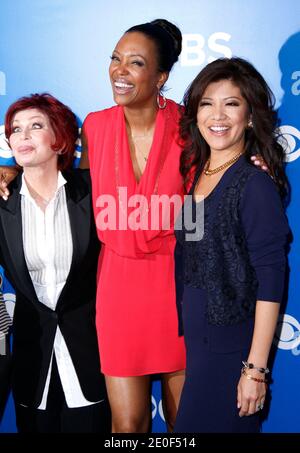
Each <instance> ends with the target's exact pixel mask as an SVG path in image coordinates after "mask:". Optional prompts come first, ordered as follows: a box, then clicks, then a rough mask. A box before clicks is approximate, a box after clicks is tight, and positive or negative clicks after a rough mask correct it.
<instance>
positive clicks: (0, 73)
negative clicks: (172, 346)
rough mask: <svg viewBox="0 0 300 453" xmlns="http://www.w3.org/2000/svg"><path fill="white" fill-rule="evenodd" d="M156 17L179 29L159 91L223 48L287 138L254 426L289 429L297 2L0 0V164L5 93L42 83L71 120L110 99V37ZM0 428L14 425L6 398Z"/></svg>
mask: <svg viewBox="0 0 300 453" xmlns="http://www.w3.org/2000/svg"><path fill="white" fill-rule="evenodd" d="M157 17H164V18H167V19H169V20H171V21H172V22H174V23H176V24H177V25H178V26H179V27H180V29H181V30H182V32H183V34H184V40H183V51H182V55H181V58H180V62H179V63H178V64H177V66H175V68H174V70H173V72H172V74H171V76H170V78H169V81H168V89H169V91H168V93H167V95H168V97H171V98H173V99H174V100H176V101H178V102H180V101H181V99H182V96H183V93H184V90H185V89H186V87H187V86H188V84H189V83H190V82H191V81H192V79H193V77H194V76H195V75H196V74H197V73H198V72H199V70H200V69H201V67H203V65H205V64H206V63H208V62H210V61H212V59H215V58H218V57H220V56H226V57H230V56H232V55H235V56H241V57H244V58H247V59H249V60H250V61H251V62H252V63H254V65H255V66H256V67H257V69H258V70H259V71H261V72H262V74H263V75H264V77H265V78H266V80H267V81H268V83H269V84H270V86H271V88H272V90H273V91H274V93H275V96H276V99H277V108H278V110H279V115H280V118H281V130H282V132H283V133H284V135H285V137H286V139H287V143H288V146H287V149H286V160H287V173H288V176H289V179H290V182H291V187H292V199H291V203H290V205H289V207H288V211H287V213H288V217H289V222H290V226H291V229H292V231H293V235H294V240H293V243H292V246H291V252H290V255H289V263H290V285H289V292H288V294H287V298H286V301H285V303H284V306H283V309H282V315H281V318H280V320H279V323H278V330H277V333H276V344H275V347H274V348H275V352H276V355H275V360H274V367H273V384H272V386H271V394H272V400H271V405H270V410H269V413H268V417H267V419H266V420H265V421H264V424H263V431H264V432H285V433H287V432H299V431H300V422H299V414H300V392H299V378H300V307H299V303H298V294H299V290H300V288H299V285H300V280H299V278H297V277H298V275H297V273H298V270H299V232H300V218H299V215H297V210H298V211H299V207H298V206H299V200H300V193H299V187H300V185H299V182H298V181H299V176H300V159H299V156H300V109H299V106H300V2H299V0H285V1H284V2H279V1H276V2H274V1H273V0H251V1H248V0H210V2H208V1H204V0H188V1H186V2H184V1H182V0H164V2H162V0H148V1H147V2H141V1H140V0H131V1H130V2H125V3H124V1H121V0H114V1H113V2H107V1H104V0H84V1H83V0H15V1H14V2H11V0H1V2H0V163H2V164H7V163H12V159H11V154H10V151H9V150H8V147H7V145H6V142H5V137H4V133H3V119H4V114H5V111H6V109H7V108H8V106H9V105H10V104H11V103H12V102H13V101H15V100H16V99H17V98H18V97H20V96H24V95H28V94H30V93H33V92H42V91H48V92H50V93H52V94H53V95H54V96H57V97H58V98H59V99H60V100H62V101H63V102H64V103H66V104H68V105H69V106H70V107H71V108H72V110H73V111H74V112H76V114H77V115H78V118H79V119H80V121H83V119H84V117H85V116H86V114H87V113H88V112H90V111H92V110H99V109H101V108H104V107H108V106H110V105H112V103H113V101H112V95H111V89H110V83H109V79H108V65H109V61H110V60H109V57H110V55H111V52H112V50H113V48H114V45H115V43H116V41H117V40H118V39H119V37H120V36H121V34H122V33H123V32H124V31H125V30H126V29H127V28H129V27H130V26H132V25H133V24H136V23H141V22H146V21H149V20H152V19H155V18H157ZM78 150H79V151H80V146H78ZM297 207H298V208H297ZM4 292H5V298H6V302H7V306H8V309H9V310H10V313H12V309H13V302H14V295H13V290H12V288H11V287H10V285H9V283H8V282H7V281H6V282H5V288H4ZM152 415H153V421H154V423H153V430H154V431H164V430H165V426H164V422H163V414H162V408H161V401H160V387H159V383H158V382H157V381H156V382H155V383H154V387H153V397H152ZM0 431H2V432H14V431H15V420H14V412H13V406H12V402H11V400H10V401H9V403H8V406H7V410H6V413H5V416H4V420H3V421H2V424H1V425H0Z"/></svg>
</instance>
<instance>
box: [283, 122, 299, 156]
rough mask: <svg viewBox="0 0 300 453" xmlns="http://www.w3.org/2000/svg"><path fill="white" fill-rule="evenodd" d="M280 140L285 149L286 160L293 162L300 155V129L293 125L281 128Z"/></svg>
mask: <svg viewBox="0 0 300 453" xmlns="http://www.w3.org/2000/svg"><path fill="white" fill-rule="evenodd" d="M279 134H280V137H279V142H280V144H281V145H282V146H283V148H284V151H285V161H286V162H293V161H294V160H296V159H298V157H299V156H300V131H299V130H298V129H296V128H295V127H293V126H281V127H280V128H279Z"/></svg>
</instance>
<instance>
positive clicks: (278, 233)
mask: <svg viewBox="0 0 300 453" xmlns="http://www.w3.org/2000/svg"><path fill="white" fill-rule="evenodd" d="M240 214H241V221H242V226H243V229H244V232H245V237H246V242H247V247H248V251H249V255H250V261H251V264H252V266H253V267H254V269H255V272H256V276H257V279H258V292H257V300H265V301H270V302H279V303H280V302H281V299H282V295H283V289H284V282H285V268H286V245H287V239H288V234H289V226H288V222H287V219H286V216H285V213H284V210H283V206H282V202H281V199H280V196H279V194H278V191H277V188H276V186H275V184H274V182H273V181H272V179H271V178H270V176H268V175H267V174H265V173H263V172H262V171H260V172H258V173H255V174H254V175H253V176H252V177H250V179H249V180H248V182H247V184H246V187H245V191H244V193H243V195H242V199H241V204H240Z"/></svg>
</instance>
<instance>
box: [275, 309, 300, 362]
mask: <svg viewBox="0 0 300 453" xmlns="http://www.w3.org/2000/svg"><path fill="white" fill-rule="evenodd" d="M274 343H275V344H276V345H277V347H278V348H279V349H283V350H285V351H288V350H292V352H293V354H294V355H299V354H300V351H298V349H297V348H298V346H299V345H300V323H299V321H298V320H297V319H296V318H294V317H293V316H291V315H286V314H285V315H283V316H280V317H279V320H278V324H277V329H276V332H275V338H274Z"/></svg>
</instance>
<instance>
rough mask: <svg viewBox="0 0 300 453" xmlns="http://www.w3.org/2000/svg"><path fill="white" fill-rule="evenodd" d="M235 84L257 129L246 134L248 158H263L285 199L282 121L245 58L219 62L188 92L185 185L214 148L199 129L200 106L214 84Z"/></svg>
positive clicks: (269, 93)
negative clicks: (207, 89)
mask: <svg viewBox="0 0 300 453" xmlns="http://www.w3.org/2000/svg"><path fill="white" fill-rule="evenodd" d="M220 80H231V81H232V82H233V83H234V84H235V85H237V86H238V87H239V89H240V91H241V95H242V96H243V98H244V99H245V100H246V101H247V103H248V107H249V111H250V113H251V119H252V123H253V127H251V128H248V129H246V132H245V156H246V158H247V160H248V161H249V162H250V161H251V160H250V157H251V156H253V155H255V154H260V155H261V156H262V158H263V159H264V161H265V163H266V165H267V166H268V168H269V170H270V173H271V175H272V177H273V178H274V181H275V183H276V185H277V186H278V189H279V192H280V194H281V196H282V197H284V196H286V195H287V192H288V182H287V177H286V175H285V171H284V150H283V147H282V145H281V143H280V141H278V138H279V136H278V129H277V127H278V118H277V114H276V112H275V110H274V95H273V93H272V91H271V89H270V88H269V86H268V84H267V82H266V81H265V80H264V78H263V77H262V75H261V74H260V73H259V72H258V71H257V70H256V69H255V68H254V66H253V65H252V64H251V63H249V62H248V61H246V60H244V59H242V58H237V57H235V58H219V59H217V60H215V61H213V62H212V63H210V64H208V65H207V66H205V68H204V69H202V71H201V72H200V73H199V74H198V75H197V77H196V78H195V79H194V80H193V82H192V83H191V85H190V86H189V87H188V89H187V91H186V92H185V95H184V98H183V102H184V106H185V110H184V113H183V115H182V117H181V121H180V139H181V141H182V144H183V151H182V154H181V157H180V172H181V174H182V176H183V179H184V183H185V185H186V186H187V184H188V183H189V182H190V178H191V176H192V174H193V172H192V171H191V170H193V169H195V168H197V169H199V171H201V170H202V169H203V168H204V166H205V164H206V162H207V160H208V158H209V156H210V148H209V146H208V144H207V143H206V141H205V140H204V138H203V137H202V136H201V134H200V132H199V129H198V127H197V111H198V106H199V102H200V100H201V99H202V97H203V94H204V92H205V90H206V88H207V87H208V85H209V84H210V83H213V82H218V81H220Z"/></svg>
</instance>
